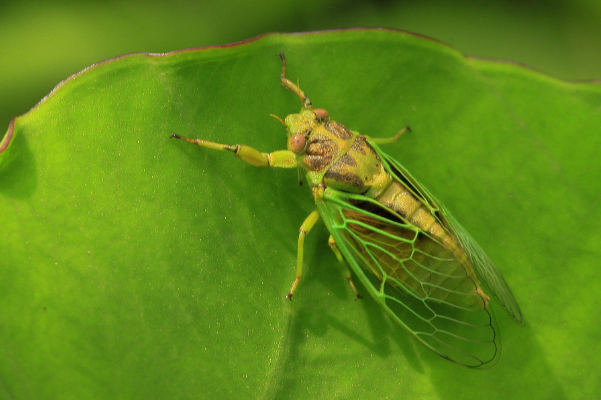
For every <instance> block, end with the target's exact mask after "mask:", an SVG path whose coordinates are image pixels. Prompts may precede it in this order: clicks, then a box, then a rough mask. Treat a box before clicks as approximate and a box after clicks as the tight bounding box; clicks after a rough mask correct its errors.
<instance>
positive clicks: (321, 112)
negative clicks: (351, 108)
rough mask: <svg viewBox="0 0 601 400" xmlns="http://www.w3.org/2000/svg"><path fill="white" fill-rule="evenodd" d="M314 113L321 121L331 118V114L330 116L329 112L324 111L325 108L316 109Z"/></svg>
mask: <svg viewBox="0 0 601 400" xmlns="http://www.w3.org/2000/svg"><path fill="white" fill-rule="evenodd" d="M313 112H314V113H315V115H316V116H317V118H319V119H321V120H325V119H328V118H330V114H328V112H327V111H326V110H324V109H323V108H316V109H315V110H313Z"/></svg>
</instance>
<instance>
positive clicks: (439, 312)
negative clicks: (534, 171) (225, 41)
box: [172, 54, 522, 367]
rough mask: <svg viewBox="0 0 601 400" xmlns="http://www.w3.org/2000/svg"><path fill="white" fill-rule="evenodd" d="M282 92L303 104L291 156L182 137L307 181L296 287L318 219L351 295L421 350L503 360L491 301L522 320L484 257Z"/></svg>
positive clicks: (377, 161) (396, 176)
mask: <svg viewBox="0 0 601 400" xmlns="http://www.w3.org/2000/svg"><path fill="white" fill-rule="evenodd" d="M279 55H280V57H281V59H282V74H281V77H280V79H281V83H282V85H283V86H284V87H285V88H287V89H289V90H290V91H292V92H294V93H295V94H296V95H297V96H298V97H299V98H300V99H301V102H302V104H303V106H302V109H301V111H300V112H299V113H298V114H290V115H288V116H287V117H286V119H285V121H283V122H284V124H285V126H286V130H287V133H288V150H279V151H274V152H272V153H261V152H259V151H257V150H255V149H253V148H251V147H248V146H245V145H225V144H219V143H214V142H209V141H206V140H201V139H188V138H184V137H182V136H179V135H176V134H173V135H172V137H174V138H178V139H182V140H186V141H188V142H191V143H194V144H196V145H198V146H202V147H208V148H210V149H215V150H227V151H231V152H233V153H234V154H235V155H236V157H238V158H240V159H242V160H243V161H245V162H247V163H249V164H251V165H255V166H272V167H279V168H298V169H299V170H301V171H302V172H304V174H305V178H306V181H307V182H308V183H309V186H310V188H311V191H312V193H313V197H314V199H315V204H316V205H317V209H316V210H315V211H313V212H312V213H311V214H310V215H309V216H308V217H307V219H306V220H305V221H304V222H303V224H302V225H301V228H300V235H299V238H298V259H297V266H296V279H295V280H294V282H293V284H292V287H291V288H290V292H289V294H288V295H287V296H286V297H287V298H292V295H293V294H294V292H295V290H296V288H297V285H298V283H299V280H300V278H301V276H302V270H303V243H304V239H305V236H306V235H307V234H308V233H309V231H310V230H311V228H312V227H313V226H314V225H315V223H316V222H317V221H318V220H319V218H320V217H321V219H323V221H324V223H325V224H326V226H327V228H328V230H329V232H330V238H329V242H328V243H329V245H330V247H331V248H332V250H333V251H334V253H335V255H336V257H337V258H338V260H339V261H340V263H341V265H342V268H343V270H344V273H345V277H346V278H347V279H348V281H349V282H350V286H351V289H352V290H353V292H354V293H355V295H356V297H357V298H359V297H361V296H360V295H359V292H358V290H357V289H356V288H355V286H354V285H353V281H352V278H351V272H350V270H349V268H348V265H350V267H351V269H352V270H353V272H354V273H355V275H356V276H357V277H359V280H360V281H361V283H362V284H363V286H364V287H365V288H366V289H367V291H368V292H369V293H370V294H371V296H372V297H373V298H374V300H375V301H376V302H377V303H378V304H380V305H381V306H382V307H383V308H384V310H386V311H387V312H388V314H389V315H390V316H391V317H392V318H393V319H394V320H395V321H396V322H398V323H399V324H400V325H401V326H403V328H405V329H406V330H407V331H408V332H409V333H410V334H411V335H413V337H415V338H416V339H417V340H418V341H419V342H420V343H422V344H423V345H424V346H426V347H427V348H429V349H430V350H432V351H434V352H435V353H437V354H438V355H440V356H442V357H444V358H446V359H448V360H451V361H454V362H456V363H459V364H462V365H465V366H468V367H482V366H486V365H492V363H493V362H494V361H495V360H497V359H498V356H499V355H500V340H499V335H498V328H497V327H496V323H495V319H494V316H493V314H492V310H491V309H490V307H489V302H490V297H489V295H492V296H494V297H495V298H496V299H497V300H498V301H499V303H500V304H501V305H502V306H503V307H504V308H505V310H506V311H507V312H508V313H509V314H510V315H511V316H512V317H513V318H514V319H515V320H516V321H518V322H521V321H522V314H521V311H520V308H519V306H518V304H517V302H516V301H515V299H514V297H513V295H512V293H511V290H510V289H509V287H508V286H507V283H506V282H505V280H504V279H503V276H502V275H501V273H500V272H499V271H498V270H497V268H496V267H495V266H494V264H493V263H492V262H491V261H490V259H489V258H488V257H487V256H486V254H484V251H482V249H481V248H480V246H478V244H476V242H475V241H474V240H473V239H472V238H471V237H470V236H469V235H468V234H467V232H465V230H464V229H463V228H462V227H461V226H460V225H459V224H458V223H457V222H456V221H455V220H454V219H453V217H452V216H451V214H450V213H449V212H448V211H447V210H446V209H445V208H444V207H443V206H442V204H440V203H439V202H438V201H437V200H436V199H435V198H434V197H433V196H432V195H431V194H430V192H429V191H428V190H427V189H426V188H425V187H424V186H423V185H422V184H420V183H419V182H418V181H417V180H416V179H415V178H413V176H411V175H410V174H409V172H407V170H405V168H403V166H402V165H401V164H400V163H399V162H397V161H396V160H394V159H392V158H391V157H390V156H388V155H387V154H386V153H384V152H383V151H382V150H380V147H379V146H378V145H380V144H389V143H393V142H394V141H396V139H397V138H398V137H399V136H400V134H401V133H403V132H404V131H405V130H406V129H407V128H405V129H403V130H401V132H399V133H397V134H396V135H395V136H393V137H390V138H386V139H376V138H372V137H369V136H366V135H360V134H359V133H357V132H353V131H350V130H349V129H347V128H346V127H345V126H344V125H342V124H340V123H338V122H335V121H331V120H330V118H329V115H328V112H327V111H326V110H324V109H322V108H314V107H313V105H312V104H311V101H310V100H309V98H308V97H307V96H306V95H305V93H304V92H303V91H302V90H301V89H300V88H299V87H298V85H296V84H294V83H293V82H292V81H290V80H289V79H288V78H286V62H285V58H284V56H283V55H282V54H279Z"/></svg>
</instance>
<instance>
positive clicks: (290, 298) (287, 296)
mask: <svg viewBox="0 0 601 400" xmlns="http://www.w3.org/2000/svg"><path fill="white" fill-rule="evenodd" d="M286 298H287V299H288V300H290V301H292V293H288V294H287V295H286Z"/></svg>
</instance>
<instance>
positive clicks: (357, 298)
mask: <svg viewBox="0 0 601 400" xmlns="http://www.w3.org/2000/svg"><path fill="white" fill-rule="evenodd" d="M362 298H363V296H361V295H360V294H359V293H357V297H355V301H357V300H359V299H362Z"/></svg>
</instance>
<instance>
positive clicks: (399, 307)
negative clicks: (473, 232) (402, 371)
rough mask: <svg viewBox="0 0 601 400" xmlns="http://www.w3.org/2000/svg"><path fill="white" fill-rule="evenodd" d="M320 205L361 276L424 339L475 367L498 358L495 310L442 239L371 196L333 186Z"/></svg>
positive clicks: (386, 306) (403, 323)
mask: <svg viewBox="0 0 601 400" xmlns="http://www.w3.org/2000/svg"><path fill="white" fill-rule="evenodd" d="M317 205H318V209H319V211H320V214H321V216H322V218H323V219H324V222H325V223H326V226H327V227H328V229H329V231H330V233H331V234H332V236H333V237H334V240H335V241H336V243H337V245H338V248H339V249H340V251H341V253H342V254H343V255H344V257H345V259H346V260H347V262H348V263H349V265H350V266H351V268H352V269H353V271H354V272H355V274H356V275H357V276H358V278H359V280H360V281H361V282H362V283H363V285H364V286H365V288H366V289H367V290H368V291H369V293H370V294H371V295H372V296H373V298H374V299H375V300H376V301H377V302H378V303H379V304H380V305H381V306H382V307H383V308H384V309H385V310H386V311H387V312H388V313H389V314H390V315H391V316H392V318H393V319H394V320H396V321H397V322H398V323H399V324H400V325H401V326H403V327H404V328H405V329H406V330H407V331H408V332H409V333H411V334H412V335H413V336H414V337H415V338H416V339H417V340H418V341H420V342H421V343H422V344H423V345H425V346H426V347H428V348H429V349H430V350H432V351H434V352H435V353H437V354H439V355H440V356H442V357H444V358H447V359H449V360H451V361H454V362H457V363H459V364H463V365H466V366H469V367H474V368H477V367H482V366H486V365H492V364H493V363H494V361H496V359H497V357H498V356H499V355H500V342H499V340H498V335H497V333H496V332H498V331H497V329H496V323H495V320H494V316H493V315H492V313H491V311H490V310H489V309H488V308H487V307H485V301H484V299H483V298H482V297H481V295H480V294H479V292H478V284H477V282H475V281H474V277H473V274H470V273H469V271H466V269H465V267H464V266H462V265H461V264H460V263H459V262H458V261H457V260H456V259H455V257H454V256H453V254H452V253H451V252H450V251H449V250H447V249H446V248H445V247H444V246H443V245H442V243H440V242H438V241H436V240H435V239H434V238H432V237H431V236H429V235H428V234H427V233H425V232H423V231H421V230H420V229H418V228H416V227H415V226H413V225H411V224H409V223H406V222H405V221H403V220H402V218H400V217H399V216H398V215H397V214H395V213H394V212H391V211H390V210H389V209H387V208H385V207H384V206H382V205H380V204H379V203H378V202H376V201H374V200H372V199H369V198H367V197H365V196H361V195H353V194H349V193H344V192H339V191H336V190H333V189H331V188H328V189H326V195H325V197H324V199H323V201H319V202H318V204H317Z"/></svg>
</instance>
